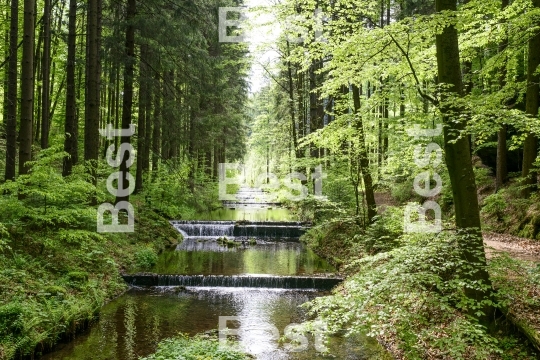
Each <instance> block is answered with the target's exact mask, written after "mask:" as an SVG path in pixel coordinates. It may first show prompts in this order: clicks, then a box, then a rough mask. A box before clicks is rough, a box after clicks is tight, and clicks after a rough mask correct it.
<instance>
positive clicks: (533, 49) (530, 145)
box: [521, 0, 540, 197]
mask: <svg viewBox="0 0 540 360" xmlns="http://www.w3.org/2000/svg"><path fill="white" fill-rule="evenodd" d="M533 5H534V7H535V8H540V0H533ZM535 25H540V24H538V23H537V24H535ZM538 65H540V33H538V32H536V33H535V34H533V35H532V36H531V38H530V39H529V57H528V60H527V93H526V96H525V99H526V103H525V112H526V113H527V114H529V115H530V116H531V117H532V118H536V117H537V116H538V105H539V93H538V92H539V90H540V87H539V84H538V82H539V81H540V75H539V74H538V72H537V68H538ZM537 148H538V144H537V139H536V136H535V135H533V134H528V135H527V138H526V139H525V144H523V168H522V172H521V175H522V176H523V185H524V186H525V187H524V188H523V190H522V195H523V196H524V197H529V196H530V195H531V192H532V191H533V190H535V188H536V182H537V180H536V177H537V173H536V171H533V170H532V168H533V163H534V161H535V160H536V156H537V155H538V151H537Z"/></svg>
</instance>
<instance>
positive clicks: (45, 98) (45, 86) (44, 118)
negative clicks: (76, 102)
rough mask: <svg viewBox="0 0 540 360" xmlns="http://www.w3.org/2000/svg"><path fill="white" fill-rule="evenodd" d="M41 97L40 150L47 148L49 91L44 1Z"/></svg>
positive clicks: (47, 17)
mask: <svg viewBox="0 0 540 360" xmlns="http://www.w3.org/2000/svg"><path fill="white" fill-rule="evenodd" d="M41 71H42V78H43V81H42V95H41V99H42V100H41V148H42V149H46V148H48V147H49V116H50V105H51V103H50V100H49V96H50V90H51V86H50V84H51V77H50V71H51V0H45V6H44V9H43V55H42V59H41Z"/></svg>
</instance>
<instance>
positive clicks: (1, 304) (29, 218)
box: [0, 150, 178, 359]
mask: <svg viewBox="0 0 540 360" xmlns="http://www.w3.org/2000/svg"><path fill="white" fill-rule="evenodd" d="M48 151H49V150H47V151H44V154H45V155H44V156H43V157H42V158H41V159H40V161H38V162H35V163H33V166H32V173H31V174H30V175H27V176H20V177H19V178H18V179H17V181H16V182H8V183H5V184H3V185H0V193H3V194H4V195H1V196H0V209H2V211H1V212H0V264H2V266H1V268H0V359H11V358H13V357H15V356H16V355H17V354H18V355H31V354H33V353H34V352H36V353H40V352H42V351H46V350H47V349H49V348H50V347H51V346H52V345H53V344H54V343H55V342H56V341H57V340H58V339H59V338H60V336H64V335H67V334H72V333H74V332H75V331H77V330H78V329H80V328H81V327H84V326H86V324H88V323H89V322H90V321H92V319H93V318H94V317H95V315H96V314H97V312H98V311H99V309H100V307H101V306H102V305H103V304H104V303H106V302H107V301H109V300H110V299H112V298H114V297H116V296H118V295H119V294H121V293H122V292H123V291H124V290H125V288H126V285H125V283H124V282H123V280H122V278H121V277H120V273H121V272H123V271H129V270H146V269H148V268H149V267H150V266H152V265H153V264H154V263H155V261H156V258H157V254H158V253H159V252H160V251H161V250H163V249H164V248H165V247H167V246H168V245H169V244H171V243H175V242H177V238H178V234H177V233H176V231H174V229H173V228H172V227H171V226H170V225H169V223H168V221H167V220H165V219H164V218H163V217H162V216H160V215H158V213H156V212H155V211H154V209H153V208H151V207H150V206H148V205H147V204H146V203H145V202H143V201H142V200H141V199H142V198H141V197H138V198H137V197H132V199H131V203H132V204H133V206H134V207H135V232H133V233H116V234H113V233H97V232H96V207H93V206H90V205H89V203H88V202H89V199H91V197H92V196H96V192H95V188H93V187H92V186H91V185H90V184H89V182H88V181H87V179H86V175H85V174H86V173H85V171H84V169H82V168H77V169H76V171H75V172H74V174H73V175H71V176H70V177H67V178H63V177H62V176H61V175H60V173H59V172H58V171H57V169H58V166H59V165H60V166H61V160H62V156H61V155H63V154H60V155H58V154H57V153H54V152H52V151H51V153H49V152H48ZM55 169H56V170H55ZM19 194H24V196H22V197H21V198H20V199H19V196H18V195H19ZM97 198H98V203H103V202H111V201H113V200H114V199H111V198H109V197H108V196H107V195H104V193H103V192H100V191H98V193H97Z"/></svg>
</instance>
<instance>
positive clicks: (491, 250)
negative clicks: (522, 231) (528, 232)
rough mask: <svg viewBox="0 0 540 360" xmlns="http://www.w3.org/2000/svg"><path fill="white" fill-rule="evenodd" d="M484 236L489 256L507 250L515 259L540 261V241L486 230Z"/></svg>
mask: <svg viewBox="0 0 540 360" xmlns="http://www.w3.org/2000/svg"><path fill="white" fill-rule="evenodd" d="M483 237H484V245H485V246H486V255H487V257H488V258H491V257H493V255H495V254H496V253H500V252H506V253H508V255H510V256H511V257H513V258H515V259H519V260H526V261H534V262H540V241H537V240H531V239H526V238H521V237H517V236H513V235H508V234H498V233H493V232H484V233H483Z"/></svg>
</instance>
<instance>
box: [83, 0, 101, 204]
mask: <svg viewBox="0 0 540 360" xmlns="http://www.w3.org/2000/svg"><path fill="white" fill-rule="evenodd" d="M87 7H88V10H87V11H88V13H87V24H86V28H87V34H86V48H87V49H86V53H87V58H86V96H85V114H84V124H85V125H84V161H85V163H86V166H87V168H88V171H89V174H90V176H91V181H92V183H93V184H94V185H97V166H98V158H99V83H100V77H99V75H100V74H99V72H98V69H99V67H98V63H99V47H98V37H99V32H98V0H88V6H87ZM95 201H96V199H92V203H95Z"/></svg>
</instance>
